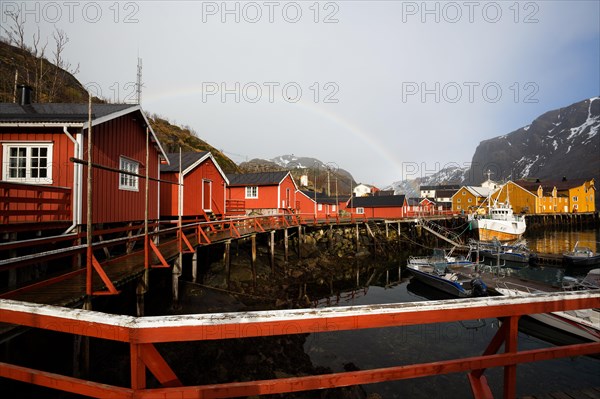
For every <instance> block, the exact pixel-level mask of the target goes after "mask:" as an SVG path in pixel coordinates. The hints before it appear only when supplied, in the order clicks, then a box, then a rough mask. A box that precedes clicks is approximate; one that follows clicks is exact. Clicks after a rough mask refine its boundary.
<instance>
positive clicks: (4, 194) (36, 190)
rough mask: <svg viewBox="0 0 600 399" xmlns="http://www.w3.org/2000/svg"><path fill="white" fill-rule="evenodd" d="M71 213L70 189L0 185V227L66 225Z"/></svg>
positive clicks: (28, 185)
mask: <svg viewBox="0 0 600 399" xmlns="http://www.w3.org/2000/svg"><path fill="white" fill-rule="evenodd" d="M71 209H72V208H71V189H70V188H66V187H56V186H45V185H36V184H24V183H9V182H5V181H0V220H1V221H2V223H3V224H9V223H28V222H37V223H40V222H56V221H60V222H63V221H69V220H71V219H72V212H71Z"/></svg>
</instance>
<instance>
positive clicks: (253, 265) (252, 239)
mask: <svg viewBox="0 0 600 399" xmlns="http://www.w3.org/2000/svg"><path fill="white" fill-rule="evenodd" d="M250 243H251V246H252V255H251V257H250V267H251V268H252V283H253V284H254V286H256V234H252V235H251V236H250Z"/></svg>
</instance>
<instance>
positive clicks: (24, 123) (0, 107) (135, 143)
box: [0, 102, 165, 231]
mask: <svg viewBox="0 0 600 399" xmlns="http://www.w3.org/2000/svg"><path fill="white" fill-rule="evenodd" d="M88 129H89V125H88V104H31V103H28V102H23V103H21V104H13V103H3V104H0V146H1V147H2V151H0V168H1V181H0V219H1V221H2V223H0V224H1V225H2V230H3V231H19V229H21V230H22V229H24V228H26V226H29V225H33V223H35V229H36V230H42V229H48V228H60V229H62V228H65V229H69V230H72V229H74V228H75V227H77V226H79V225H83V224H85V223H86V222H87V221H86V215H87V213H86V203H87V202H86V201H87V189H86V184H87V167H84V166H83V165H81V164H78V163H75V162H72V160H71V158H76V159H81V160H87V137H88V134H87V132H88ZM147 129H148V134H149V140H150V145H149V151H150V152H149V154H150V156H149V160H148V164H146V134H147ZM92 138H93V149H92V154H93V155H92V160H93V162H94V163H95V164H99V165H102V166H105V167H108V168H113V169H115V170H116V171H109V170H104V169H99V168H94V171H93V191H92V192H93V198H92V206H93V222H94V223H123V222H133V221H141V220H144V210H145V206H144V205H145V185H144V184H145V183H144V179H142V178H138V177H135V176H131V175H125V174H120V173H118V170H125V171H128V172H134V173H138V174H141V175H145V174H146V168H147V169H148V171H149V175H150V177H153V178H158V177H159V165H160V162H161V159H164V158H165V153H164V151H163V149H162V147H161V145H160V143H159V141H158V139H157V138H156V136H155V134H154V132H153V131H152V129H151V128H150V127H149V124H148V121H147V120H146V117H145V116H144V113H143V112H142V110H141V108H140V107H139V106H138V105H130V104H93V105H92ZM158 190H159V187H158V182H156V181H150V182H149V198H150V200H149V217H150V219H158V218H159V214H158V209H159V206H158ZM19 225H20V227H19Z"/></svg>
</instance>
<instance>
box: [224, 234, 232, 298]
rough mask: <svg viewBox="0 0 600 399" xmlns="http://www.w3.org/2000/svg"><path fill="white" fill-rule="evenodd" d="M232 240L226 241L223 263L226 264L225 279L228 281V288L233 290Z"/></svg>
mask: <svg viewBox="0 0 600 399" xmlns="http://www.w3.org/2000/svg"><path fill="white" fill-rule="evenodd" d="M230 250H231V240H227V241H225V253H224V254H223V262H224V263H225V278H226V279H227V288H228V289H229V288H231V287H230V286H231V254H230Z"/></svg>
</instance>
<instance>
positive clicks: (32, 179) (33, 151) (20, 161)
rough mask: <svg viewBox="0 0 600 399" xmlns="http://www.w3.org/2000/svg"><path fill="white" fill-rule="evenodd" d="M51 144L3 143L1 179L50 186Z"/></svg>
mask: <svg viewBox="0 0 600 399" xmlns="http://www.w3.org/2000/svg"><path fill="white" fill-rule="evenodd" d="M52 146H53V144H52V143H35V142H26V143H20V142H14V143H4V145H3V159H4V165H3V167H2V179H3V180H6V181H14V182H19V183H32V184H52Z"/></svg>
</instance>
